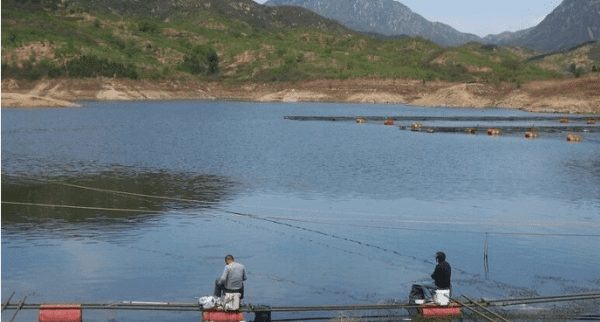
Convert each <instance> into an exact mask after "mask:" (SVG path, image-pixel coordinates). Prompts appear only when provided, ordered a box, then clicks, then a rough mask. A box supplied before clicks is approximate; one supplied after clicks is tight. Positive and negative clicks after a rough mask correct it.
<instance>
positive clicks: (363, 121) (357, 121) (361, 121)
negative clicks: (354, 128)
mask: <svg viewBox="0 0 600 322" xmlns="http://www.w3.org/2000/svg"><path fill="white" fill-rule="evenodd" d="M356 123H360V124H362V123H365V119H363V118H362V117H359V118H357V119H356Z"/></svg>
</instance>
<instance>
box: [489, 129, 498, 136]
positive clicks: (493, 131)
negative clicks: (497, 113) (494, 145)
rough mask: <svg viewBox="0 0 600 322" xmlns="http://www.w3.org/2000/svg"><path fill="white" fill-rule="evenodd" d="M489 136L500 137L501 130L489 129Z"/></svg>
mask: <svg viewBox="0 0 600 322" xmlns="http://www.w3.org/2000/svg"><path fill="white" fill-rule="evenodd" d="M487 134H488V135H500V130H498V129H488V130H487Z"/></svg>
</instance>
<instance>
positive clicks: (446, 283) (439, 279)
mask: <svg viewBox="0 0 600 322" xmlns="http://www.w3.org/2000/svg"><path fill="white" fill-rule="evenodd" d="M435 261H436V262H437V265H436V266H435V269H434V271H433V274H431V278H432V279H433V281H434V284H435V287H436V288H437V289H442V290H450V291H451V290H452V284H451V283H450V276H451V275H452V268H451V267H450V264H448V262H446V254H444V252H437V253H436V254H435Z"/></svg>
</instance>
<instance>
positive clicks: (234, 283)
mask: <svg viewBox="0 0 600 322" xmlns="http://www.w3.org/2000/svg"><path fill="white" fill-rule="evenodd" d="M245 280H246V268H245V267H244V265H242V264H240V263H237V262H235V260H234V259H233V256H232V255H227V256H225V269H224V270H223V274H222V275H221V277H219V278H217V280H216V281H215V297H221V295H225V293H240V299H243V298H244V283H243V282H244V281H245Z"/></svg>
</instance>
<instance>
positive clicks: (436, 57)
mask: <svg viewBox="0 0 600 322" xmlns="http://www.w3.org/2000/svg"><path fill="white" fill-rule="evenodd" d="M596 45H597V44H596ZM591 47H593V45H591ZM591 47H590V48H591ZM594 48H595V47H594ZM590 50H592V51H593V50H594V49H593V48H591V49H590ZM536 55H539V53H536V52H528V51H524V50H520V49H518V48H511V47H508V48H497V47H493V46H491V47H489V46H482V45H479V44H476V43H471V44H467V45H465V46H461V47H440V46H438V45H436V44H435V43H433V42H431V41H429V40H426V39H423V38H397V39H389V38H385V37H378V36H376V35H366V34H361V33H357V32H354V31H351V30H348V29H346V28H345V27H343V26H341V25H339V24H337V23H335V22H334V21H331V20H328V19H325V18H322V17H320V16H318V15H316V14H314V13H312V12H310V11H308V10H305V9H301V8H297V7H276V8H272V7H266V6H263V5H259V4H256V3H255V2H253V1H251V0H236V1H229V0H172V1H169V2H164V1H159V0H147V1H137V0H102V1H100V0H73V1H71V2H67V1H60V0H38V1H34V0H3V1H2V78H3V79H5V78H21V79H39V78H42V77H48V78H60V77H70V78H78V77H125V78H133V79H178V80H185V79H190V78H196V79H199V80H201V81H202V80H219V81H224V82H232V83H237V82H248V81H252V82H293V81H298V80H304V79H313V78H333V79H339V78H349V77H382V78H383V77H385V78H389V77H398V78H412V79H422V80H423V81H424V82H425V81H430V80H435V79H442V80H450V81H461V82H476V81H477V82H490V83H499V82H514V83H516V84H520V82H523V81H526V80H531V79H543V78H552V77H558V76H560V75H563V74H565V75H573V74H574V73H572V70H570V69H569V68H571V66H570V65H568V66H563V67H560V68H556V66H554V65H553V66H552V67H551V68H547V67H548V66H546V65H544V64H540V63H539V61H536V60H530V59H529V58H532V57H534V56H536ZM593 57H595V58H594V59H591V58H590V60H589V61H588V63H587V64H585V65H580V66H577V68H581V69H580V70H579V71H580V73H579V74H583V73H587V72H589V71H591V69H592V68H593V65H594V64H595V63H596V62H597V60H596V59H597V57H596V56H593ZM598 66H599V67H600V64H599V65H598Z"/></svg>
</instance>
